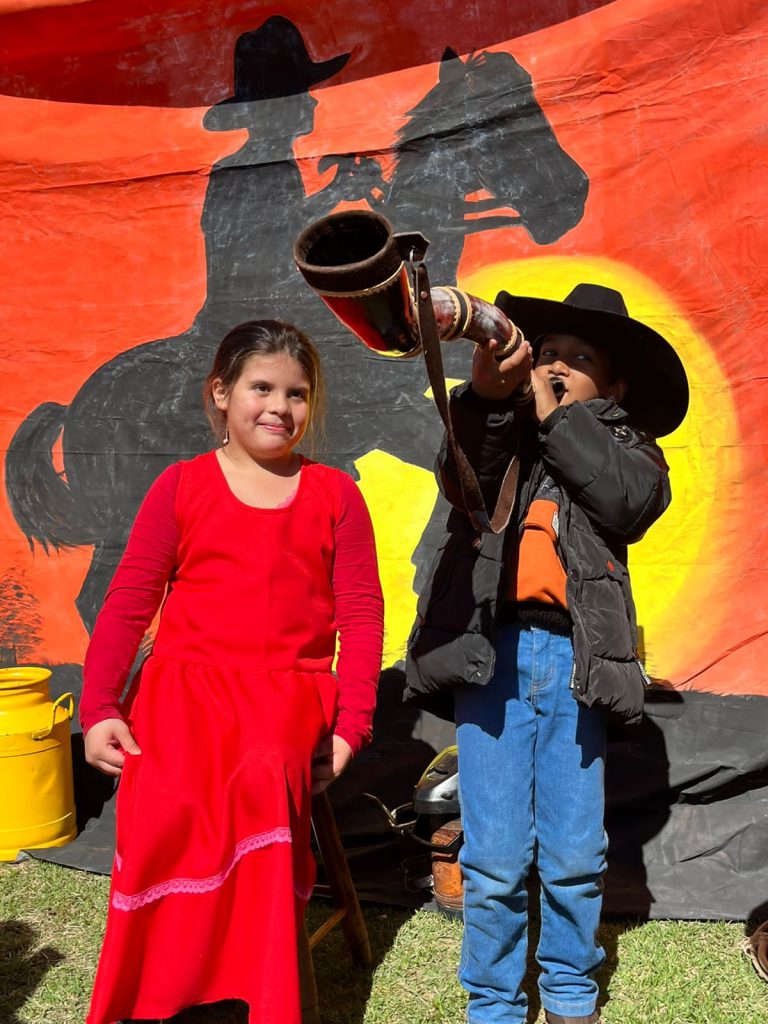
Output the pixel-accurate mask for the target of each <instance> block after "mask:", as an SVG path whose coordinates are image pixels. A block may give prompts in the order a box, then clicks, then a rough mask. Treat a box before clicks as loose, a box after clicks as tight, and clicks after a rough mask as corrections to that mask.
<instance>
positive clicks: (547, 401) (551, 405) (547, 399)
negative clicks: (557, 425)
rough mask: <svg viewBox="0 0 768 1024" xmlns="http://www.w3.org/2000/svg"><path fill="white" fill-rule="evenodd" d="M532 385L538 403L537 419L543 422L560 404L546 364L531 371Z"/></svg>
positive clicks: (536, 403) (535, 400) (534, 397)
mask: <svg viewBox="0 0 768 1024" xmlns="http://www.w3.org/2000/svg"><path fill="white" fill-rule="evenodd" d="M531 387H532V388H533V400H534V402H535V405H536V419H537V420H538V421H539V423H543V422H544V420H545V419H546V418H547V416H549V415H550V413H553V412H554V411H555V409H557V407H558V406H559V404H560V403H559V402H558V400H557V397H556V396H555V392H554V391H553V390H552V383H551V381H550V374H549V371H548V368H547V367H546V366H539V367H537V369H535V370H532V371H531Z"/></svg>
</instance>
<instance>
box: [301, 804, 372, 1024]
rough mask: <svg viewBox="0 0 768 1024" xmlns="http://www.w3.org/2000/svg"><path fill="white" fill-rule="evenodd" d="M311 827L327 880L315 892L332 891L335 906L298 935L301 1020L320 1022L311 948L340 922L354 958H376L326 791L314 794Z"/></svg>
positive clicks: (367, 963)
mask: <svg viewBox="0 0 768 1024" xmlns="http://www.w3.org/2000/svg"><path fill="white" fill-rule="evenodd" d="M312 829H313V831H314V833H315V840H316V841H317V848H318V850H319V851H320V857H321V859H322V861H323V867H324V868H325V876H326V878H327V880H328V884H327V885H324V886H316V888H315V892H322V893H326V892H328V893H330V895H331V897H332V899H333V903H334V906H335V909H334V911H333V913H332V914H331V915H330V917H329V918H328V919H327V920H326V921H325V922H324V923H323V924H322V925H321V926H320V927H319V928H318V929H317V930H316V931H314V932H313V933H312V935H309V934H308V932H307V927H306V924H305V925H304V927H303V929H302V932H301V934H300V935H299V973H300V979H301V1008H302V1009H301V1013H302V1017H301V1019H302V1024H320V1016H319V1012H318V999H317V986H316V985H315V972H314V969H313V967H312V950H313V949H314V947H315V946H316V945H317V944H318V942H320V941H321V940H322V939H324V938H325V936H326V935H327V934H328V933H329V932H330V931H331V930H332V929H333V928H335V927H336V925H338V924H340V925H341V930H342V931H343V932H344V938H345V939H346V941H347V946H348V947H349V951H350V954H351V956H352V959H353V960H354V962H355V963H356V964H359V965H360V966H362V967H370V965H371V963H372V962H373V957H372V955H371V945H370V942H369V941H368V929H367V928H366V926H365V919H364V918H363V914H362V911H361V910H360V903H359V901H358V899H357V893H356V892H355V887H354V885H353V883H352V876H351V875H350V873H349V865H348V864H347V859H346V857H345V856H344V847H343V846H342V845H341V839H340V838H339V830H338V829H337V828H336V819H335V818H334V816H333V808H332V807H331V801H330V800H329V799H328V794H327V792H325V791H323V792H322V793H318V794H317V796H314V797H312Z"/></svg>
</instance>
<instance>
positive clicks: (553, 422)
mask: <svg viewBox="0 0 768 1024" xmlns="http://www.w3.org/2000/svg"><path fill="white" fill-rule="evenodd" d="M567 411H568V406H566V405H558V407H557V408H556V409H553V410H552V412H551V413H550V414H549V416H547V418H546V419H543V420H542V421H541V423H540V424H539V436H541V435H542V434H544V435H546V434H548V433H549V432H550V431H551V430H553V429H554V428H555V427H556V426H557V424H558V423H559V422H560V420H561V419H562V418H563V416H565V415H566V413H567Z"/></svg>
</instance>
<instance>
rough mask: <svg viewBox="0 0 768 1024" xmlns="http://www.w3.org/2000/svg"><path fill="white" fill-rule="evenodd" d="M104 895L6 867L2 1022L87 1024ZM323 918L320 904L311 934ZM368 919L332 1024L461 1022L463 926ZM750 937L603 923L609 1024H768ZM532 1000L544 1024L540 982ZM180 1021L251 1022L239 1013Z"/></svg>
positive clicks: (337, 947)
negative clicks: (363, 947) (361, 955)
mask: <svg viewBox="0 0 768 1024" xmlns="http://www.w3.org/2000/svg"><path fill="white" fill-rule="evenodd" d="M107 890H108V880H107V879H106V878H101V877H98V876H94V875H88V874H85V873H82V872H78V871H71V870H68V869H66V868H59V867H55V866H53V865H50V864H43V863H40V862H37V861H25V862H24V863H22V864H19V865H3V866H0V1024H81V1022H82V1021H83V1019H84V1017H85V1011H86V1007H87V1003H88V995H89V991H90V985H91V980H92V977H93V972H94V968H95V965H96V958H97V956H98V950H99V943H100V941H101V933H102V928H103V920H104V913H105V908H106V901H107ZM326 914H327V909H326V907H325V906H324V905H323V904H322V903H319V904H313V905H312V906H311V907H310V911H309V919H310V920H309V924H310V930H312V929H313V928H314V927H317V925H318V924H319V923H320V922H321V921H322V920H323V919H324V917H325V916H326ZM365 916H366V921H367V924H368V929H369V933H370V938H371V945H372V948H373V954H374V967H373V969H372V970H371V971H366V970H361V969H359V968H355V967H353V965H352V963H351V961H350V959H349V956H348V954H347V950H346V948H345V945H344V939H343V936H342V934H341V931H340V930H339V929H335V930H334V931H333V932H331V934H330V935H329V936H328V937H327V938H326V939H324V940H323V941H322V942H321V943H320V944H319V945H318V946H317V948H316V949H315V953H314V961H315V972H316V975H317V983H318V989H319V992H320V1003H321V1014H322V1019H323V1024H461V1022H462V1021H463V1019H464V1005H465V1001H464V995H463V993H462V990H461V988H460V987H459V985H458V983H457V981H456V978H455V965H456V962H457V959H458V952H459V944H460V941H461V925H460V924H459V923H457V922H455V921H449V920H446V919H445V918H443V917H441V916H439V915H437V914H431V913H425V912H418V913H415V914H414V913H410V912H408V911H399V910H393V909H391V908H385V907H377V906H368V907H366V908H365ZM743 938H744V926H743V925H742V924H724V923H715V924H692V923H688V922H681V921H664V922H658V921H657V922H650V923H647V924H634V923H631V922H627V923H614V922H610V923H606V924H605V925H604V926H603V928H602V930H601V940H602V942H603V944H604V946H605V949H606V952H607V954H608V960H607V962H606V965H605V967H604V968H603V970H602V972H601V975H600V983H601V988H602V990H603V1021H604V1024H766V1021H768V985H766V984H765V983H764V982H763V981H761V980H760V978H759V977H758V976H757V974H756V973H755V971H754V970H753V968H752V966H751V964H750V963H749V961H748V960H747V958H746V956H745V955H744V953H743V952H742V951H741V943H742V941H743ZM531 973H533V972H532V971H531ZM529 996H530V999H531V1011H532V1013H531V1024H532V1022H533V1021H536V1022H537V1024H538V1022H539V1021H543V1019H544V1018H543V1014H540V1015H538V1016H534V1015H535V1014H537V1013H538V1010H539V1004H538V997H537V995H536V988H535V983H533V985H532V987H530V988H529ZM177 1020H178V1022H179V1024H181V1022H182V1020H183V1021H185V1022H187V1021H188V1022H190V1024H191V1022H192V1021H195V1022H197V1021H203V1020H205V1021H221V1022H222V1024H223V1022H225V1021H226V1022H230V1021H231V1022H232V1024H235V1022H237V1024H240V1022H242V1021H243V1020H244V1018H243V1016H242V1014H241V1013H240V1012H239V1010H237V1008H235V1009H234V1010H233V1008H232V1007H231V1006H230V1007H228V1008H226V1009H224V1008H222V1009H221V1010H220V1011H218V1012H215V1013H212V1012H210V1011H205V1012H201V1011H197V1012H193V1013H188V1014H180V1015H179V1017H178V1018H177Z"/></svg>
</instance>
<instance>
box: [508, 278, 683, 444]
mask: <svg viewBox="0 0 768 1024" xmlns="http://www.w3.org/2000/svg"><path fill="white" fill-rule="evenodd" d="M496 305H497V306H498V307H499V309H500V310H502V312H504V313H505V314H506V315H507V316H508V317H509V319H510V320H511V321H512V322H513V323H515V324H517V326H518V327H519V328H520V329H521V331H522V332H523V334H524V335H525V336H526V338H528V339H529V341H531V342H532V343H533V344H534V349H535V348H536V344H535V343H536V340H537V339H539V338H540V337H541V336H542V335H545V334H574V335H576V336H577V337H579V338H584V340H585V341H593V342H594V343H595V344H596V345H599V346H600V347H601V348H603V349H605V350H606V351H607V352H608V353H609V354H610V355H611V356H612V357H613V358H614V360H615V364H616V367H617V369H618V371H619V372H618V376H621V377H624V378H625V379H626V381H627V394H626V396H625V397H624V399H623V400H622V402H621V405H622V408H624V409H625V410H626V411H627V413H628V415H629V418H630V420H631V422H632V424H633V426H636V427H637V428H638V429H639V430H645V431H647V432H648V433H650V434H652V435H653V436H654V437H663V436H664V435H665V434H671V433H672V431H673V430H675V429H676V428H677V427H679V426H680V424H681V423H682V422H683V420H684V418H685V414H686V412H687V410H688V379H687V377H686V375H685V369H684V368H683V364H682V362H681V360H680V357H679V356H678V354H677V352H675V350H674V349H673V348H672V346H671V345H670V344H669V342H668V341H666V340H665V339H664V338H662V336H661V335H660V334H657V333H656V331H654V330H653V329H652V328H650V327H647V326H646V325H645V324H643V323H641V322H640V321H639V320H633V319H632V317H631V316H629V314H628V313H627V307H626V304H625V302H624V298H623V297H622V294H621V292H618V291H616V290H615V289H614V288H605V287H603V285H599V284H577V285H576V287H575V288H574V289H573V291H572V292H571V293H570V295H567V296H566V298H565V299H564V300H563V301H562V302H556V301H555V300H553V299H535V298H529V297H526V296H523V295H510V294H509V292H499V294H498V295H497V296H496Z"/></svg>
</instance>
